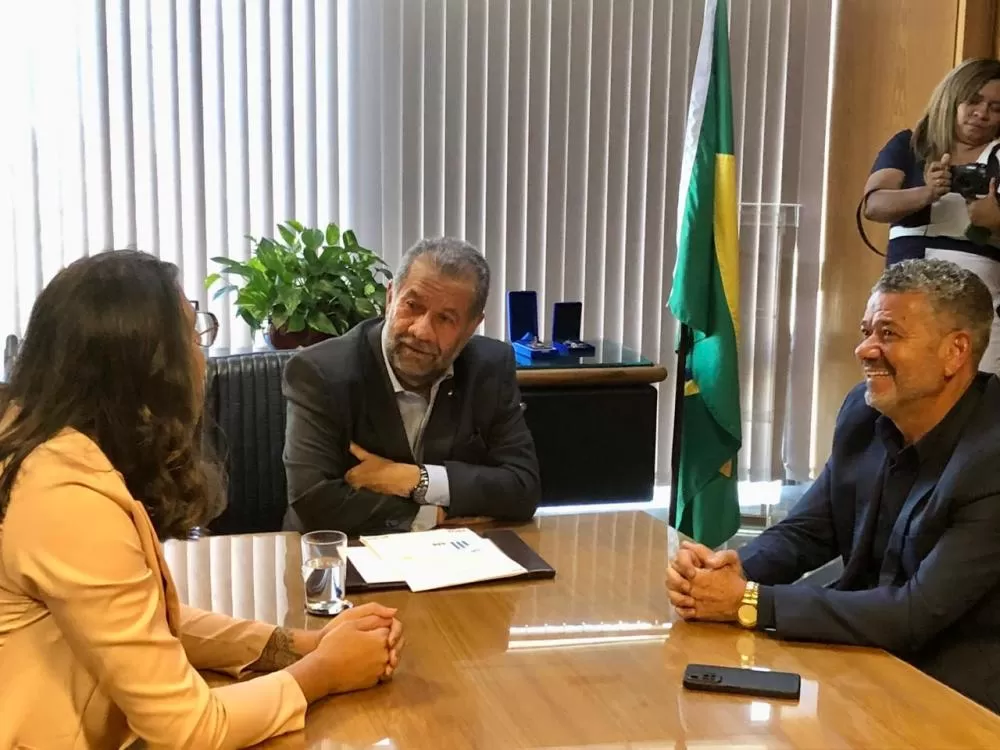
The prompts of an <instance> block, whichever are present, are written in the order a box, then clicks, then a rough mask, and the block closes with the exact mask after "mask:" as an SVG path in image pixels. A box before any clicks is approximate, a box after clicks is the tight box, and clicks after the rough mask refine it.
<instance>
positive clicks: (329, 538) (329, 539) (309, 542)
mask: <svg viewBox="0 0 1000 750" xmlns="http://www.w3.org/2000/svg"><path fill="white" fill-rule="evenodd" d="M346 579H347V535H346V534H344V533H343V532H341V531H310V532H309V533H308V534H303V535H302V581H303V583H304V584H305V589H306V610H308V611H309V612H310V613H312V614H314V615H328V616H332V615H337V614H340V613H341V612H343V611H344V610H345V609H348V608H349V607H350V606H351V603H350V602H349V601H347V600H346V599H345V598H344V583H345V581H346Z"/></svg>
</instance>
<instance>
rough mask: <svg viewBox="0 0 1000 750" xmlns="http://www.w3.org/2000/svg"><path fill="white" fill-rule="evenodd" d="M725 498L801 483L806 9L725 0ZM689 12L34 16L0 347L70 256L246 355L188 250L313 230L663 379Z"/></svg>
mask: <svg viewBox="0 0 1000 750" xmlns="http://www.w3.org/2000/svg"><path fill="white" fill-rule="evenodd" d="M730 6H731V8H730V13H731V19H730V30H731V31H730V34H731V49H732V61H733V62H732V64H733V88H734V91H733V97H734V109H735V112H736V144H737V160H738V165H739V168H740V196H741V246H742V265H741V272H742V289H743V292H742V300H743V302H742V310H741V315H742V330H741V335H742V340H741V346H742V348H741V356H742V375H743V380H742V383H743V410H744V441H745V442H744V446H745V447H744V450H743V454H742V458H741V472H742V476H743V478H745V479H747V478H748V479H751V480H771V479H782V478H792V479H805V478H806V477H807V476H808V474H809V455H808V450H809V436H810V435H811V432H812V422H813V419H812V413H811V411H812V410H811V403H812V389H813V380H814V378H815V374H814V360H815V350H816V340H815V339H816V316H817V313H818V308H817V301H818V288H819V285H818V278H819V257H820V231H819V227H820V220H819V219H820V217H819V213H820V210H821V206H822V201H821V196H822V190H823V183H824V163H823V162H824V154H825V151H826V149H825V144H826V121H827V113H828V111H829V106H828V101H827V99H828V97H827V90H828V78H829V70H830V59H829V58H830V39H829V37H830V33H829V30H830V28H831V24H832V15H833V13H832V6H833V0H731V1H730ZM702 11H703V4H702V2H701V1H700V0H468V1H466V0H406V1H405V2H403V1H402V0H340V2H335V1H334V0H274V1H273V2H268V1H267V0H92V1H91V2H76V1H75V0H65V1H59V0H36V2H34V3H31V4H19V3H5V4H3V6H2V7H0V20H2V21H3V27H4V28H7V29H20V31H18V32H16V33H11V34H10V35H9V36H8V42H7V43H6V44H5V45H3V46H0V64H2V65H3V69H4V70H5V72H6V73H5V78H6V81H5V84H4V86H5V89H6V97H5V98H6V103H7V111H6V113H5V116H4V118H2V119H0V136H2V138H0V243H2V245H0V246H2V247H4V248H5V250H4V261H5V265H6V269H5V270H6V273H3V274H0V279H2V280H0V333H4V334H6V333H15V334H19V333H20V332H21V331H22V330H23V328H24V326H25V324H26V322H27V316H28V314H29V311H30V308H31V305H32V303H33V300H34V298H35V296H36V295H37V294H38V292H39V291H40V289H41V288H42V286H43V285H44V284H45V283H46V281H47V280H48V279H50V278H51V277H52V275H53V274H54V273H55V272H56V271H57V270H58V269H59V268H61V267H62V266H63V265H65V264H66V263H68V262H70V261H72V260H73V259H75V258H78V257H81V256H85V255H88V254H92V253H96V252H99V251H101V250H106V249H110V248H125V247H131V248H136V247H137V248H139V249H142V250H146V251H148V252H151V253H154V254H157V255H159V256H160V257H162V258H164V259H167V260H170V261H172V262H173V263H176V264H177V265H178V266H179V267H180V269H181V272H182V278H183V283H184V287H185V289H186V291H187V293H188V295H190V296H191V297H192V298H194V299H199V300H201V302H202V303H203V304H204V305H207V306H208V308H209V309H212V310H213V311H214V312H216V314H217V315H218V316H219V319H220V321H222V330H221V332H220V339H221V340H220V343H222V344H223V345H226V346H232V347H242V346H247V345H248V344H250V343H251V337H250V332H249V330H248V329H247V328H246V327H245V326H244V325H243V323H242V322H240V321H238V320H236V319H235V317H234V313H233V309H232V306H231V300H230V299H228V298H223V299H220V300H216V301H210V300H209V299H207V297H206V292H205V290H204V286H203V279H204V277H205V276H206V274H207V273H209V272H210V271H212V270H214V268H213V267H212V266H213V264H212V263H211V262H210V261H209V258H210V257H212V256H216V255H227V256H230V257H235V258H246V257H247V256H248V253H249V245H248V243H247V241H246V240H245V237H246V235H253V236H260V235H268V236H273V235H274V233H275V224H276V222H279V221H282V220H284V219H288V218H295V219H298V220H299V221H301V222H303V223H305V224H308V225H317V224H321V225H325V224H326V223H327V222H329V221H336V222H338V223H339V224H341V226H343V227H351V228H353V229H355V231H356V232H357V235H358V238H359V240H360V241H361V243H362V244H364V245H366V246H368V247H371V248H372V249H374V250H375V251H376V252H378V253H380V254H381V255H382V256H383V257H384V258H385V260H386V261H387V262H388V263H389V264H390V265H394V264H395V263H396V262H397V261H398V260H399V258H400V256H401V254H402V252H403V251H405V249H406V248H407V247H408V246H409V245H410V244H412V243H413V242H414V241H416V240H417V239H419V238H421V237H424V236H432V235H441V234H454V235H458V236H462V237H465V238H467V239H468V240H470V241H471V242H473V243H474V244H475V245H476V246H477V247H479V248H480V249H481V250H482V251H483V252H484V253H485V255H486V257H487V258H488V260H489V262H490V264H491V266H492V268H493V270H494V280H493V288H492V290H491V297H490V302H489V307H488V309H487V318H486V323H485V333H486V334H487V335H490V336H495V337H498V338H503V336H504V330H505V322H504V315H505V305H504V295H505V292H506V291H507V290H516V289H535V290H537V291H538V294H539V304H540V311H541V314H542V320H541V321H540V322H541V326H542V333H543V334H544V333H545V332H546V330H547V328H548V322H549V321H548V320H546V318H547V317H548V314H547V313H546V311H548V310H551V305H552V303H553V302H557V301H560V300H582V301H583V303H584V319H583V333H584V336H585V337H586V338H591V339H597V338H602V339H606V340H611V341H615V342H620V343H622V344H624V345H625V346H628V347H630V348H634V349H639V350H641V351H642V352H643V353H644V354H645V355H646V356H647V357H650V358H652V359H656V360H659V361H661V362H663V363H664V364H666V365H667V366H668V369H669V370H670V372H671V380H668V381H667V382H666V383H664V384H663V385H662V386H661V391H660V406H659V410H660V414H659V425H660V430H659V446H658V456H659V459H658V473H659V477H660V481H661V482H666V481H668V480H669V455H670V445H669V443H670V425H671V420H672V400H673V397H672V394H673V386H672V376H673V375H674V371H675V369H676V366H675V362H674V354H673V351H674V341H675V335H676V326H675V322H674V321H673V319H672V318H671V317H670V316H669V314H668V313H667V311H666V309H665V303H666V299H667V294H668V292H669V286H670V280H671V275H672V271H673V264H674V254H675V236H676V205H677V182H678V173H679V169H680V161H681V151H682V142H683V136H684V118H685V113H686V109H687V97H688V91H689V87H690V77H691V72H692V69H693V65H694V58H695V55H696V54H697V40H698V37H699V32H700V29H701V23H702Z"/></svg>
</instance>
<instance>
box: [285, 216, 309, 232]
mask: <svg viewBox="0 0 1000 750" xmlns="http://www.w3.org/2000/svg"><path fill="white" fill-rule="evenodd" d="M285 224H287V225H288V226H289V227H291V228H292V229H294V230H295V231H296V232H301V231H302V230H303V229H305V227H304V226H302V224H300V223H299V222H297V221H296V220H295V219H286V220H285Z"/></svg>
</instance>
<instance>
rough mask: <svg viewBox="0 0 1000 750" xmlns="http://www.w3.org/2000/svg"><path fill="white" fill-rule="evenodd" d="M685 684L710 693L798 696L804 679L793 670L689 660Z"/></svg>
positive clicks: (692, 688)
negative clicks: (781, 670) (764, 668)
mask: <svg viewBox="0 0 1000 750" xmlns="http://www.w3.org/2000/svg"><path fill="white" fill-rule="evenodd" d="M684 687H685V688H687V689H688V690H703V691H705V692H709V693H734V694H737V695H752V696H756V697H760V698H782V699H789V700H798V698H799V693H800V692H801V689H802V679H801V677H799V675H797V674H794V673H792V672H770V671H767V670H762V669H740V668H738V667H718V666H713V665H710V664H688V665H687V668H686V669H685V670H684Z"/></svg>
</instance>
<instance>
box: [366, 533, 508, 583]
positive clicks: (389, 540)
mask: <svg viewBox="0 0 1000 750" xmlns="http://www.w3.org/2000/svg"><path fill="white" fill-rule="evenodd" d="M361 542H362V544H364V545H365V546H364V547H351V548H349V550H348V556H349V557H350V560H351V562H353V563H354V567H355V568H357V571H358V573H360V574H361V577H362V578H364V579H365V581H366V582H368V583H381V582H387V581H405V582H406V585H407V586H409V587H410V590H412V591H429V590H431V589H440V588H446V587H448V586H460V585H462V584H465V583H476V582H477V581H492V580H494V579H499V578H511V577H513V576H518V575H522V574H524V573H526V572H527V571H526V570H525V569H524V568H523V567H522V566H520V565H518V564H517V563H516V562H514V561H513V560H511V559H510V558H509V557H508V556H507V555H505V554H504V553H503V552H501V551H500V549H499V548H498V547H497V546H496V545H495V544H494V543H493V542H491V541H490V540H489V539H484V538H483V537H481V536H479V534H477V533H476V532H474V531H472V530H470V529H434V530H433V531H414V532H410V533H407V534H385V535H382V536H363V537H361ZM359 550H363V551H361V552H359Z"/></svg>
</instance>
